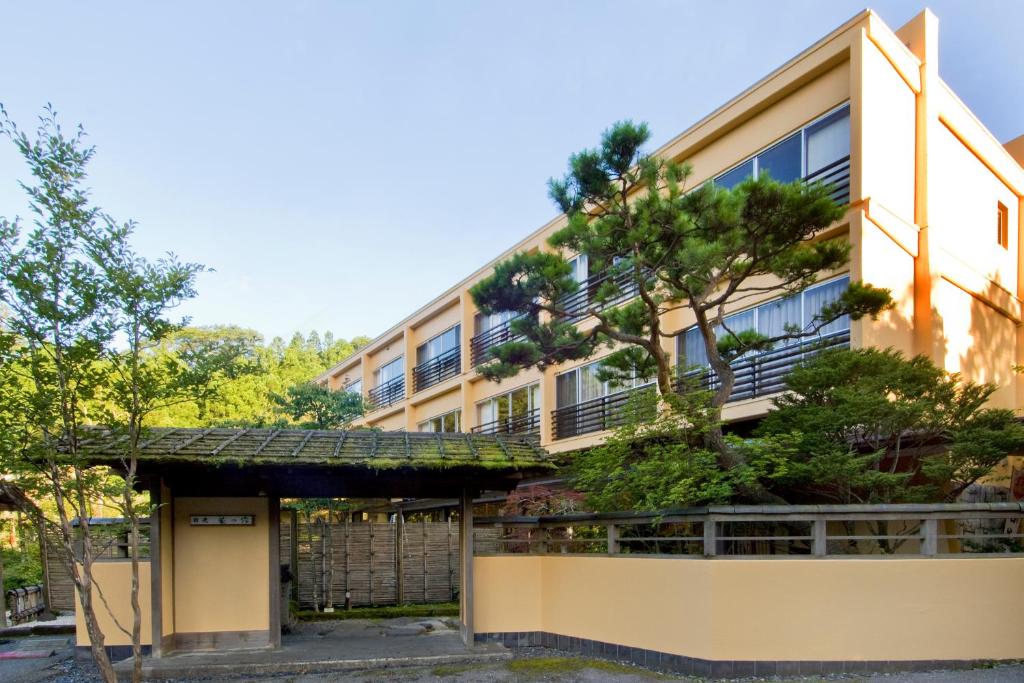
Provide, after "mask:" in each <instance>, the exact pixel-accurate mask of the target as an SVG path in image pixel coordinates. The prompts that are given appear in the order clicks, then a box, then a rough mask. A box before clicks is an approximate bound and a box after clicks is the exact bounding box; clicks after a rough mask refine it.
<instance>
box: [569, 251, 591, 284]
mask: <svg viewBox="0 0 1024 683" xmlns="http://www.w3.org/2000/svg"><path fill="white" fill-rule="evenodd" d="M569 266H570V267H571V268H572V279H573V280H576V282H586V281H587V278H588V277H590V264H589V263H588V261H587V255H586V254H578V255H576V256H573V257H572V258H571V259H569Z"/></svg>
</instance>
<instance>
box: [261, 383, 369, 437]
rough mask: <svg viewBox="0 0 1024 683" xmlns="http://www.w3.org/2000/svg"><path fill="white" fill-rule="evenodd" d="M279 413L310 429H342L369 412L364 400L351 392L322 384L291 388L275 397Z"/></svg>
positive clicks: (298, 385) (301, 385)
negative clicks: (335, 389)
mask: <svg viewBox="0 0 1024 683" xmlns="http://www.w3.org/2000/svg"><path fill="white" fill-rule="evenodd" d="M274 401H275V403H277V406H278V410H279V411H280V412H281V413H283V414H285V415H287V416H288V417H289V418H291V419H292V420H295V421H296V422H298V423H299V424H301V425H302V426H303V427H306V428H309V429H341V428H344V427H347V426H348V425H349V424H351V423H352V420H354V419H356V418H357V417H359V416H360V415H362V414H363V412H365V405H364V403H363V397H362V396H361V395H360V394H356V393H353V392H351V391H332V390H331V389H328V388H327V387H324V386H320V385H318V384H309V383H306V384H296V385H295V386H292V387H288V393H287V395H286V396H274Z"/></svg>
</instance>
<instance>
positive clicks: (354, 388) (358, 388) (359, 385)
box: [345, 379, 363, 394]
mask: <svg viewBox="0 0 1024 683" xmlns="http://www.w3.org/2000/svg"><path fill="white" fill-rule="evenodd" d="M345 391H347V392H349V393H350V394H362V393H363V380H361V379H357V380H356V381H355V382H351V383H349V385H348V386H347V387H345Z"/></svg>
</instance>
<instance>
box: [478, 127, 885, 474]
mask: <svg viewBox="0 0 1024 683" xmlns="http://www.w3.org/2000/svg"><path fill="white" fill-rule="evenodd" d="M649 137H650V133H649V131H648V128H647V126H646V125H645V124H639V125H638V124H634V123H631V122H629V121H625V122H620V123H617V124H615V125H614V126H612V127H611V128H610V129H609V130H607V131H606V132H605V133H604V135H603V137H602V140H601V146H600V147H599V148H598V149H591V150H585V151H583V152H580V153H578V154H575V155H573V156H572V157H571V158H570V160H569V172H568V174H567V175H566V176H565V177H564V178H563V179H562V180H551V181H550V182H549V193H550V196H551V198H552V199H553V200H554V202H555V203H556V204H557V205H558V207H559V208H560V209H561V210H562V211H564V212H565V214H566V215H567V219H568V220H567V225H566V226H565V227H564V228H562V229H560V230H558V231H557V232H555V233H554V234H553V235H552V236H551V237H550V238H549V240H548V246H549V247H550V249H551V251H533V252H521V253H517V254H515V255H513V256H512V257H510V258H508V259H506V260H504V261H502V262H500V263H498V264H497V265H496V266H495V271H494V273H493V274H492V275H491V276H489V277H487V278H485V279H484V280H482V281H481V282H479V283H478V284H477V285H475V286H474V287H473V289H472V295H473V298H474V301H475V302H476V304H477V307H478V308H479V309H480V310H481V311H482V312H483V313H485V314H491V313H500V312H510V313H512V314H514V315H516V316H518V317H516V318H515V319H514V320H513V322H512V323H511V330H512V332H513V333H514V335H515V336H516V337H517V339H515V340H514V341H510V342H507V343H505V344H502V345H500V346H498V347H497V348H495V349H494V350H493V352H492V358H493V360H491V362H488V363H485V364H483V365H482V366H481V367H480V368H479V370H480V372H481V373H482V374H484V375H485V376H486V377H489V378H491V379H496V380H500V379H502V378H506V377H511V376H514V375H515V374H516V373H518V372H519V371H521V370H522V369H524V368H528V367H531V366H534V367H538V368H541V369H543V368H545V367H548V366H551V365H556V364H560V363H565V362H569V361H576V360H581V359H585V358H589V357H591V356H593V355H594V354H596V353H597V352H598V351H599V350H600V349H601V348H609V349H612V351H611V353H610V355H608V356H607V357H606V358H605V360H604V361H603V365H602V373H603V378H604V379H607V380H610V381H612V382H623V381H625V380H628V379H631V378H632V377H634V376H640V377H643V378H653V379H654V380H655V381H656V386H657V391H658V393H659V395H660V397H661V399H662V401H661V405H660V407H659V409H660V410H661V411H662V412H664V411H666V410H671V404H672V402H673V401H674V400H675V399H674V395H675V393H674V391H673V383H674V380H675V377H676V372H675V370H674V368H673V367H672V366H671V363H670V357H669V353H668V351H667V350H666V348H667V347H668V344H669V340H672V339H674V337H675V336H676V335H677V334H678V330H675V329H664V327H663V320H664V316H665V315H666V314H668V313H670V312H672V311H676V310H679V309H686V310H688V311H689V312H690V313H691V314H692V315H693V317H694V318H695V320H696V325H697V327H698V328H699V329H700V332H701V336H702V338H703V340H704V346H705V349H706V352H707V357H708V359H709V363H710V365H711V369H712V370H713V371H714V372H715V373H716V374H717V375H718V377H719V379H720V380H721V384H720V387H719V388H718V390H717V391H716V392H715V393H714V394H713V395H712V396H711V398H710V400H709V402H708V409H709V410H710V411H711V413H712V415H711V419H710V420H708V431H707V433H706V435H705V439H706V442H707V445H708V447H709V448H710V449H711V450H712V452H714V453H715V458H716V461H717V463H718V465H719V466H720V467H722V468H723V469H730V468H733V467H737V466H740V465H742V464H743V462H742V459H741V458H742V454H741V453H740V452H739V451H737V450H736V449H735V448H732V447H730V445H729V444H728V443H726V441H725V439H724V437H723V434H722V430H721V426H720V424H719V419H718V418H719V415H720V411H721V407H722V406H723V405H724V404H725V402H726V400H727V399H728V397H729V395H730V393H731V392H732V388H733V385H734V383H735V375H734V373H733V370H732V368H731V367H730V365H729V362H730V361H731V360H732V359H734V358H736V357H737V356H739V355H742V354H743V353H746V352H749V351H759V350H765V349H769V348H771V347H772V346H773V345H774V344H777V343H779V342H782V341H785V340H791V339H796V338H800V337H805V336H810V335H814V334H816V333H817V332H818V331H819V330H820V329H821V328H822V327H823V326H825V325H827V324H828V323H829V322H832V321H834V320H836V319H837V318H839V317H840V316H842V315H850V316H851V317H852V318H854V319H856V318H859V317H861V316H864V315H875V314H877V313H878V312H879V311H880V310H882V309H884V308H885V307H887V306H889V305H890V297H889V293H888V291H886V290H880V289H876V288H873V287H870V286H868V285H864V284H862V283H859V282H853V283H851V284H850V286H849V288H848V290H847V291H846V292H845V293H844V294H843V295H842V296H841V297H840V298H839V300H838V301H836V302H835V303H834V304H832V305H830V306H827V307H826V308H825V310H823V311H822V312H821V313H820V315H819V316H818V317H817V319H816V320H814V321H813V322H812V323H811V324H810V325H809V326H808V327H807V328H806V329H794V328H791V329H787V330H785V331H784V332H783V333H782V334H779V335H776V336H774V337H766V336H764V335H760V334H757V333H754V332H749V331H734V330H730V329H728V328H727V327H726V326H725V325H724V317H725V313H726V311H727V310H728V309H729V307H730V306H734V305H736V304H741V303H742V302H745V301H752V300H755V299H757V298H759V297H763V296H765V295H766V294H768V293H777V294H779V295H791V294H796V293H798V292H800V291H802V290H804V289H806V288H807V287H808V286H810V285H811V284H813V283H814V282H815V281H816V279H817V278H818V276H819V274H820V273H823V272H828V271H830V270H834V269H837V268H840V267H841V266H843V265H844V264H846V262H847V260H848V257H849V253H850V245H849V243H848V242H846V241H844V240H840V239H822V238H820V234H821V233H822V231H823V230H824V229H825V228H827V227H828V226H829V225H831V224H833V223H834V222H835V221H837V220H838V219H840V218H841V217H842V216H843V215H844V209H843V208H842V207H840V206H837V205H836V204H835V202H833V201H832V200H831V199H830V196H829V192H830V188H827V187H823V186H820V185H808V184H805V183H803V182H799V181H798V182H794V183H789V184H785V183H779V182H776V181H774V180H772V179H771V178H769V177H768V176H767V175H762V176H760V177H758V178H757V179H748V180H746V181H744V182H742V183H740V184H739V185H738V186H737V187H736V188H734V189H732V190H728V189H724V188H721V187H717V186H716V185H715V184H713V183H706V184H704V185H701V186H700V187H697V188H694V189H692V190H689V188H687V187H686V181H687V179H688V177H689V175H690V170H689V168H688V167H687V166H686V165H684V164H679V163H676V162H674V161H671V160H667V159H663V158H661V157H657V156H654V155H649V154H646V153H645V152H643V151H642V148H643V145H644V144H645V143H646V142H647V141H648V138H649ZM688 190H689V191H688ZM564 253H578V254H585V255H586V256H587V259H588V261H589V263H590V266H591V268H592V269H596V270H598V271H601V272H604V273H606V274H607V275H608V277H607V278H606V279H605V280H603V282H602V283H601V284H600V285H599V286H596V287H591V288H588V290H587V291H586V298H587V299H586V300H587V307H586V310H585V312H584V316H586V317H590V318H591V319H592V320H593V325H589V326H578V325H577V321H578V320H579V318H580V312H579V311H578V310H575V309H574V307H569V306H567V305H566V297H567V296H569V295H571V294H573V293H576V292H578V291H579V287H580V285H579V284H578V283H577V282H576V281H575V280H574V278H573V276H572V272H571V267H570V265H569V264H568V263H567V262H566V261H565V259H564V257H563V254H564Z"/></svg>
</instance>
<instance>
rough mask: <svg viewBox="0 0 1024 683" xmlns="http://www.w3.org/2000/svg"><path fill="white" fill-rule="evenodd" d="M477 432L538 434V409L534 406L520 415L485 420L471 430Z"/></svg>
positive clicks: (520, 434)
mask: <svg viewBox="0 0 1024 683" xmlns="http://www.w3.org/2000/svg"><path fill="white" fill-rule="evenodd" d="M471 431H473V432H474V433H477V434H515V435H519V436H534V435H539V434H540V409H539V408H535V409H533V410H531V411H529V412H527V413H523V414H522V415H512V416H510V417H504V418H501V419H498V420H492V421H491V422H485V423H483V424H481V425H477V426H476V427H473V429H472V430H471Z"/></svg>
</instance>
